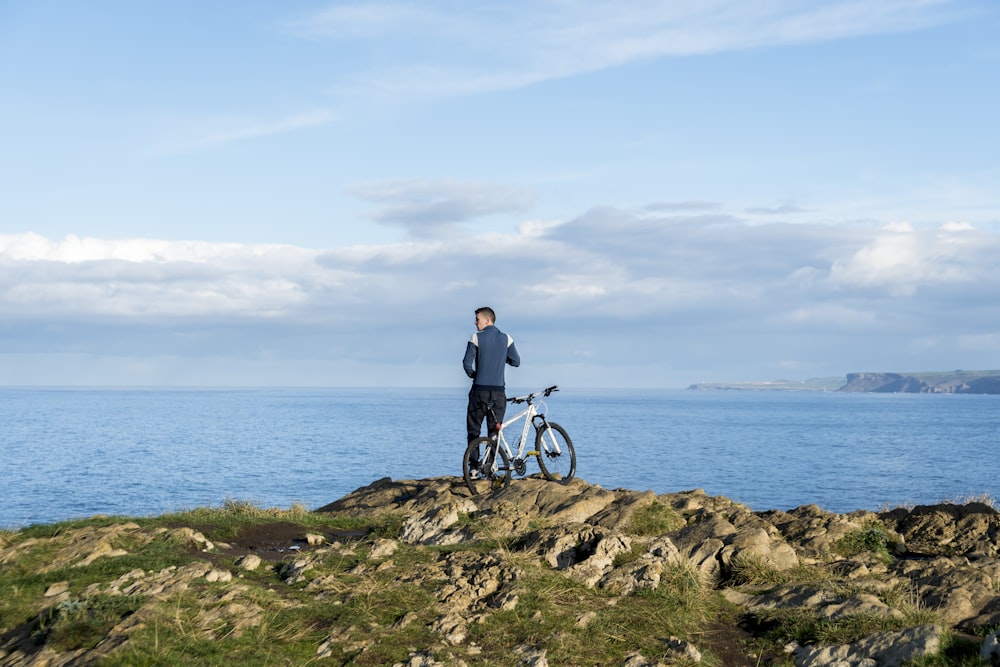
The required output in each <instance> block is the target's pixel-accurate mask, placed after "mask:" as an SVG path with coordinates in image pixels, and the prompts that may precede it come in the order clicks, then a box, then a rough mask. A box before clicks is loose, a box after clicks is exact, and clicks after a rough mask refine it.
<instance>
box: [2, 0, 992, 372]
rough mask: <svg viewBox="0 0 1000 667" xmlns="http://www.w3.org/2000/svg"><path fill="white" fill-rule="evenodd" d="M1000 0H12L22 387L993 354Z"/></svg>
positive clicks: (12, 328) (749, 367) (11, 173)
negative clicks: (490, 329) (494, 334)
mask: <svg viewBox="0 0 1000 667" xmlns="http://www.w3.org/2000/svg"><path fill="white" fill-rule="evenodd" d="M998 108H1000V3H996V2H995V0H672V1H671V2H645V1H643V2H636V1H633V0H620V1H618V2H614V3H608V2H603V1H597V0H531V1H527V2H521V1H510V2H504V3H488V2H467V1H459V2H455V1H436V0H420V1H419V2H411V1H409V0H395V1H389V2H383V1H381V0H370V1H365V2H322V1H307V0H288V1H286V2H262V1H259V0H240V1H239V2H235V1H232V0H220V1H217V2H210V3H205V2H191V1H187V0H178V1H176V2H169V3H146V2H142V3H139V2H123V1H121V0H117V1H114V0H93V1H92V2H86V3H83V2H75V1H69V0H66V1H57V0H24V1H22V0H0V385H17V386H20V385H46V386H48V385H74V386H76V385H80V386H93V385H125V386H344V387H354V386H376V387H377V386H398V387H465V386H467V384H468V379H467V378H466V377H465V374H464V372H463V371H462V367H461V360H462V355H463V353H464V351H465V345H466V342H467V341H468V340H469V337H470V336H471V334H472V332H473V331H474V326H473V321H474V310H475V309H476V308H477V307H479V306H483V305H489V306H492V307H493V308H494V309H495V310H496V312H497V316H498V317H497V326H498V327H499V328H500V329H501V330H503V331H505V332H507V333H509V334H511V335H512V336H513V337H514V340H515V342H516V345H517V347H518V350H519V352H520V354H521V358H522V365H521V367H520V368H517V369H509V370H508V374H507V382H508V387H517V388H525V389H529V390H530V389H535V388H540V387H543V386H548V385H550V384H559V385H560V386H562V387H564V388H567V387H581V388H619V387H620V388H656V387H663V388H675V387H676V388H682V387H686V386H688V385H690V384H693V383H697V382H727V381H733V382H735V381H754V380H758V381H768V380H779V379H783V380H805V379H810V378H827V377H838V376H844V375H846V374H847V373H851V372H856V371H899V372H907V371H911V372H916V371H932V370H953V369H959V368H961V369H966V370H985V369H998V368H1000V330H998V325H1000V125H998V121H997V113H998V112H997V110H998Z"/></svg>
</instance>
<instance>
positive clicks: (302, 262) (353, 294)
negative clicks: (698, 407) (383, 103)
mask: <svg viewBox="0 0 1000 667" xmlns="http://www.w3.org/2000/svg"><path fill="white" fill-rule="evenodd" d="M894 228H896V229H902V228H900V227H899V226H894ZM909 229H910V231H892V230H891V229H887V228H885V227H881V228H879V227H874V226H863V225H854V226H839V227H831V226H828V225H818V224H809V223H800V224H795V225H788V224H759V223H753V224H751V223H750V222H747V221H743V220H740V219H738V218H736V217H732V216H727V215H724V214H720V215H714V216H699V215H695V216H688V215H684V214H678V215H672V216H671V215H667V216H662V217H651V216H650V213H649V211H648V210H645V211H642V212H639V213H629V212H627V211H622V210H617V209H595V210H593V211H588V212H586V213H585V214H583V215H581V216H579V217H578V218H575V219H572V220H566V221H563V222H561V223H558V224H556V223H545V224H530V223H526V224H524V225H522V226H521V227H520V228H519V229H518V230H517V231H515V232H511V233H498V232H490V233H487V234H473V233H471V232H470V233H469V234H466V235H463V236H456V237H454V238H447V239H444V238H442V239H437V240H419V239H418V240H413V241H410V242H406V243H396V244H389V245H369V246H352V247H343V248H334V249H329V250H320V249H308V248H301V247H293V246H284V245H251V244H213V243H200V242H177V241H163V240H154V239H125V240H115V239H95V238H78V237H67V238H65V239H62V240H50V239H46V238H44V237H41V236H38V235H34V234H19V235H7V236H0V313H2V315H3V321H4V326H3V327H2V330H0V345H2V346H3V348H4V349H5V350H6V351H7V352H8V353H9V354H31V355H54V356H53V358H56V356H58V355H60V354H69V355H79V354H91V355H94V356H95V358H105V357H112V356H116V355H117V356H121V357H123V358H125V357H127V358H128V359H129V364H130V365H129V367H130V368H135V367H136V366H135V365H134V362H135V360H137V359H142V358H143V357H146V356H149V357H156V358H174V357H179V358H185V359H197V358H199V357H202V356H212V357H213V358H216V359H233V360H241V359H242V360H245V362H246V363H247V364H251V365H252V364H257V363H260V364H262V365H261V366H260V368H261V369H264V368H266V369H271V370H273V369H274V368H275V367H276V365H280V363H281V360H287V361H288V364H289V365H288V366H287V367H286V368H293V367H300V366H298V365H296V364H305V365H306V366H308V363H306V361H305V360H309V359H313V360H315V368H327V367H329V368H335V367H337V368H339V367H347V366H350V367H351V368H365V367H366V366H370V367H371V368H372V375H371V377H385V376H386V374H387V372H386V371H385V370H384V369H385V367H386V365H390V366H395V367H396V368H397V369H398V373H399V377H400V378H401V379H400V382H401V383H402V384H411V383H418V384H419V382H420V379H419V378H418V377H416V376H411V374H410V371H409V370H407V369H410V368H416V367H417V366H419V367H420V368H436V369H438V370H437V371H434V373H432V375H433V376H434V377H442V378H447V377H450V375H449V373H450V371H456V372H457V373H460V369H458V367H457V366H456V365H455V364H456V362H455V356H456V355H458V354H460V351H461V350H460V349H458V348H460V347H461V342H462V341H463V340H464V339H465V336H466V334H467V331H466V330H467V329H468V327H469V315H470V313H471V312H472V309H473V308H475V307H476V306H479V305H483V304H490V305H493V306H495V307H496V308H497V310H498V312H499V313H500V322H501V323H502V324H503V326H505V327H506V326H508V324H509V326H510V327H511V331H512V333H513V334H514V335H515V337H516V338H517V339H518V341H519V344H520V343H521V341H523V343H524V347H525V350H526V351H529V354H530V355H531V357H532V367H529V368H533V370H526V371H525V373H524V374H523V375H522V376H521V377H524V378H527V377H529V374H530V373H539V374H540V373H543V371H544V370H545V369H546V368H548V369H563V370H565V371H566V372H567V373H570V372H572V373H574V377H579V378H582V377H584V376H585V375H587V374H588V373H589V374H590V375H591V377H592V378H593V381H595V382H599V381H600V378H601V377H610V376H611V375H614V376H615V377H619V376H620V375H621V374H622V369H625V368H630V369H633V371H630V372H635V373H640V374H641V373H648V374H649V376H650V378H654V377H661V378H662V377H663V375H662V374H663V373H665V372H666V369H665V368H664V364H667V365H674V366H676V365H683V366H684V368H687V369H689V372H690V373H691V374H692V375H693V377H691V376H688V377H685V378H683V379H682V380H681V383H682V384H683V383H685V382H690V381H695V380H697V379H698V378H699V377H700V376H702V375H703V374H706V375H712V374H713V373H716V377H725V376H727V375H728V376H729V377H732V375H731V373H737V372H739V374H740V375H743V376H747V377H750V376H752V375H754V374H756V375H757V376H758V377H759V378H762V379H769V378H771V377H776V376H778V375H783V374H784V367H782V366H780V365H779V364H780V363H784V362H785V361H787V360H789V359H794V360H796V363H801V364H802V367H803V368H809V369H811V370H813V371H815V372H823V371H822V369H823V368H827V369H828V370H827V373H828V374H832V375H835V374H839V373H841V372H847V371H850V370H859V369H860V370H865V368H864V367H863V366H865V365H868V366H869V368H871V366H870V364H872V363H875V362H877V363H878V366H879V368H885V364H889V365H890V366H893V365H895V366H896V367H897V369H898V368H903V367H908V368H917V367H922V368H933V367H935V366H937V365H938V364H936V363H934V362H930V361H928V362H926V363H919V362H913V361H910V359H911V357H912V358H916V357H913V355H917V354H919V355H923V356H921V357H919V358H920V359H928V358H935V359H936V358H941V359H946V360H947V362H942V363H944V366H943V367H945V368H949V367H959V366H964V367H972V366H973V364H970V363H968V362H967V360H968V359H970V358H978V357H975V355H982V354H990V353H992V352H994V351H995V346H993V347H991V345H993V342H995V328H996V321H997V317H998V316H1000V313H998V312H997V308H998V307H997V306H996V305H995V304H997V303H1000V299H998V297H1000V294H998V293H997V289H998V288H997V287H996V285H998V284H1000V276H998V275H997V273H998V269H997V264H996V260H995V258H996V257H997V256H998V255H1000V235H998V233H995V232H989V231H981V230H977V229H969V228H966V227H965V226H964V225H963V226H960V228H953V226H949V225H941V224H937V225H934V226H923V225H915V224H912V223H911V224H910V225H909ZM960 343H961V345H960ZM664 344H666V345H667V346H668V348H669V353H667V354H664V350H663V345H664ZM519 346H520V345H519ZM456 350H458V351H456ZM579 350H586V351H587V353H588V355H589V357H588V362H587V366H586V368H581V367H578V366H577V365H576V364H578V363H579V360H580V357H579V355H578V354H577V353H576V352H574V351H579ZM859 350H861V351H863V354H864V355H868V356H864V357H861V356H859V354H861V353H859ZM522 353H524V351H522ZM879 355H881V356H879ZM907 355H910V356H907ZM956 355H960V357H959V358H956ZM869 357H870V359H869ZM33 358H40V357H37V356H36V357H33ZM74 358H76V357H74ZM896 359H898V360H899V361H898V364H897V363H892V362H893V360H896ZM263 360H267V363H266V364H264V361H263ZM643 360H647V361H648V363H644V361H643ZM904 362H905V363H904ZM193 363H194V362H191V363H190V364H188V366H191V364H193ZM235 363H236V362H235V361H234V362H232V363H230V364H228V365H229V366H232V365H233V364H235ZM345 364H346V365H345ZM837 364H841V365H845V364H846V365H847V368H843V367H842V366H841V367H837V368H835V369H830V368H829V367H830V366H831V365H837ZM226 365H227V364H221V365H220V366H219V367H224V366H226ZM536 365H537V366H536ZM977 365H982V364H977ZM985 365H990V364H988V363H986V364H985ZM180 366H184V364H179V365H178V367H180ZM18 367H24V365H23V364H22V365H21V366H18ZM156 367H157V368H161V369H162V365H157V366H156ZM453 367H454V368H453ZM12 368H13V366H12ZM716 368H718V369H722V370H719V371H713V370H712V369H716ZM377 369H382V370H377ZM569 369H576V370H573V371H570V370H569ZM602 369H603V370H602ZM613 369H617V370H613ZM725 369H728V370H725ZM755 369H756V370H755ZM767 369H771V373H768V371H767ZM723 370H725V372H723ZM150 372H153V371H150ZM262 372H263V371H262ZM268 372H270V370H269V371H268ZM413 372H414V373H416V371H413ZM609 373H610V374H611V375H609ZM772 373H773V375H772ZM247 374H249V371H247ZM388 375H392V373H388ZM282 377H285V376H284V375H282ZM310 377H312V376H310ZM404 377H405V378H408V379H406V380H405V381H404V379H403V378H404ZM0 379H2V378H0ZM454 379H455V382H457V383H460V382H461V377H460V375H458V374H456V375H455V378H454ZM661 381H662V379H661ZM331 382H332V383H334V384H336V383H337V382H336V381H335V380H333V379H331ZM650 382H654V380H652V379H649V378H646V379H642V381H641V382H640V381H639V380H638V379H637V383H638V384H649V383H650ZM220 383H221V384H225V382H220ZM362 383H364V382H362ZM654 384H655V382H654Z"/></svg>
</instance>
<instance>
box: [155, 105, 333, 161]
mask: <svg viewBox="0 0 1000 667" xmlns="http://www.w3.org/2000/svg"><path fill="white" fill-rule="evenodd" d="M336 119H337V116H336V114H335V113H334V112H333V111H332V110H330V109H313V110H308V111H301V112H298V113H294V114H291V115H288V116H284V117H281V118H277V119H275V120H263V121H259V120H258V121H254V120H246V119H243V118H226V119H221V120H211V121H201V122H200V123H199V127H197V128H191V129H188V130H185V131H183V132H182V133H180V134H181V136H178V137H175V138H172V139H170V140H165V141H161V142H160V143H159V145H157V146H156V147H155V148H154V149H153V153H155V154H166V155H171V154H180V153H194V152H197V151H201V150H204V149H206V148H212V147H214V146H221V145H224V144H229V143H233V142H237V141H243V140H245V139H259V138H261V137H269V136H274V135H279V134H285V133H288V132H295V131H298V130H302V129H307V128H313V127H321V126H324V125H329V124H330V123H333V122H334V121H335V120H336ZM205 125H208V126H209V127H203V126H205Z"/></svg>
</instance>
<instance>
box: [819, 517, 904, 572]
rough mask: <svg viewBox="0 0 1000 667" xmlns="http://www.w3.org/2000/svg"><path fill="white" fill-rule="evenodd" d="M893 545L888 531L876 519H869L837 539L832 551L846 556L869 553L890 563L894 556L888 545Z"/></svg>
mask: <svg viewBox="0 0 1000 667" xmlns="http://www.w3.org/2000/svg"><path fill="white" fill-rule="evenodd" d="M890 546H895V545H894V543H893V541H892V539H891V537H890V535H889V531H888V530H886V528H885V526H884V525H882V522H881V521H879V520H878V519H869V520H868V521H866V522H865V523H864V525H863V526H861V527H860V528H855V529H854V530H852V531H851V532H849V533H847V535H845V536H844V537H842V538H840V539H839V540H837V542H836V543H834V544H833V546H832V548H833V551H834V553H837V554H840V555H841V556H845V557H847V558H851V557H854V556H858V555H861V554H870V555H872V556H874V557H875V558H876V559H877V560H880V561H882V562H883V563H891V562H892V561H893V560H894V558H893V555H892V554H891V553H890V552H889V547H890Z"/></svg>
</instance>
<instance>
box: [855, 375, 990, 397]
mask: <svg viewBox="0 0 1000 667" xmlns="http://www.w3.org/2000/svg"><path fill="white" fill-rule="evenodd" d="M839 391H846V392H879V393H904V394H1000V372H997V371H981V372H964V371H955V372H954V373H925V374H902V373H848V374H847V382H846V384H844V386H843V387H841V388H840V389H839Z"/></svg>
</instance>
